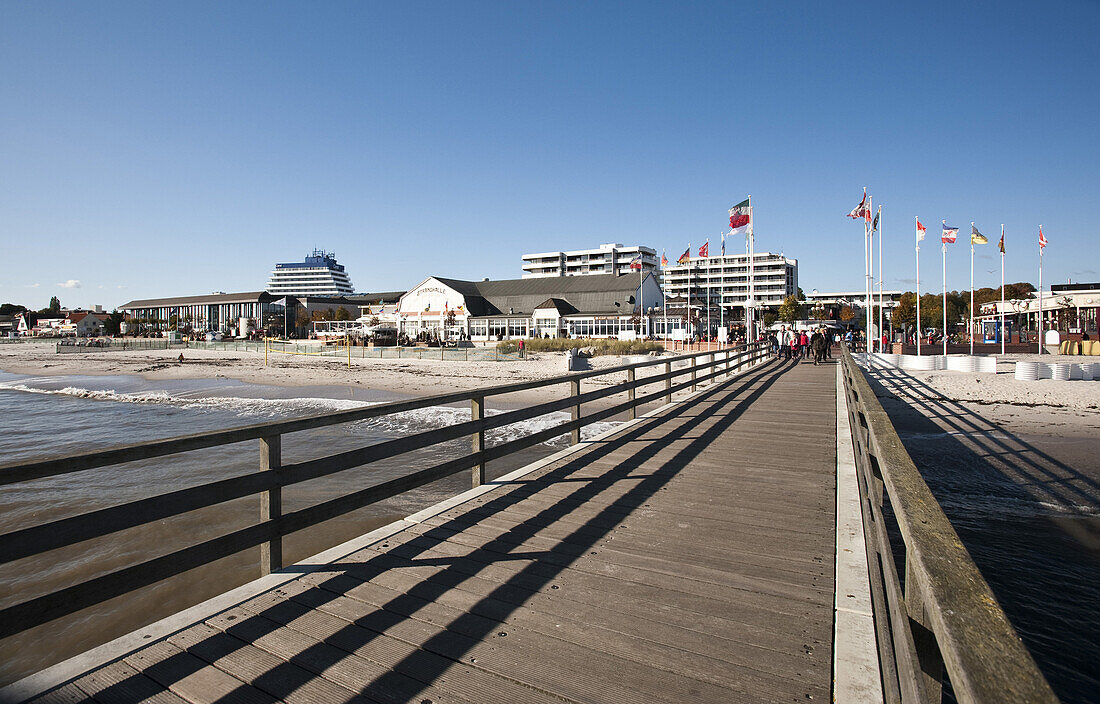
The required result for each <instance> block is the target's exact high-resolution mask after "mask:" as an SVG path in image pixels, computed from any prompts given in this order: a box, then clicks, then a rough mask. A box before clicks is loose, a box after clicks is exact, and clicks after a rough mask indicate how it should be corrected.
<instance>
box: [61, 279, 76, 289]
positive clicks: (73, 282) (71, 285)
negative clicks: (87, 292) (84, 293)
mask: <svg viewBox="0 0 1100 704" xmlns="http://www.w3.org/2000/svg"><path fill="white" fill-rule="evenodd" d="M58 286H60V287H61V288H80V280H79V279H69V280H68V281H66V282H65V283H61V284H58Z"/></svg>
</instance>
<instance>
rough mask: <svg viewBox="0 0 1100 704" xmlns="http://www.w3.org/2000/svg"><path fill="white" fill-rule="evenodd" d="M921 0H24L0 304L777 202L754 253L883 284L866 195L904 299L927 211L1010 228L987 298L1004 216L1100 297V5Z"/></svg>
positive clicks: (542, 246) (384, 276)
mask: <svg viewBox="0 0 1100 704" xmlns="http://www.w3.org/2000/svg"><path fill="white" fill-rule="evenodd" d="M885 5H893V4H892V3H886V4H885ZM898 5H899V6H898V7H886V8H884V7H881V6H880V4H878V3H866V4H850V3H817V2H801V3H776V4H772V3H744V4H741V3H687V2H676V3H644V2H625V3H611V2H596V3H590V2H578V3H548V2H523V3H515V2H502V3H452V2H448V3H442V2H441V3H424V2H400V3H398V2H394V3H386V4H382V3H366V2H352V3H338V2H326V3H297V4H295V3H286V2H234V3H209V4H204V3H199V2H188V3H173V4H170V3H109V2H96V3H68V2H65V3H61V2H34V3H27V2H2V3H0V150H2V151H0V184H2V188H0V240H2V248H3V260H2V261H3V264H2V266H0V301H12V302H19V303H23V304H25V305H28V306H31V307H34V308H38V307H42V306H44V305H45V304H46V303H47V302H48V300H49V298H50V296H53V295H57V296H59V297H60V298H61V301H62V303H63V304H65V305H71V306H78V305H79V306H85V305H91V304H96V303H100V304H103V305H104V306H106V307H108V308H111V307H114V306H116V305H119V304H121V303H123V302H125V301H127V300H130V299H134V298H147V297H160V296H172V295H192V294H201V293H208V292H210V291H214V290H220V291H246V290H258V289H261V288H263V286H264V284H265V282H266V280H267V276H268V273H269V271H270V269H271V268H272V265H273V264H274V263H275V262H281V261H294V260H297V259H300V258H301V257H302V256H303V255H305V254H306V253H308V252H309V251H310V250H312V249H313V248H314V247H321V248H325V249H328V250H334V251H335V252H336V254H337V257H338V259H339V260H340V261H341V263H343V264H345V265H346V266H347V267H348V271H349V273H350V275H351V278H352V281H353V283H354V284H355V286H356V288H357V289H358V290H360V291H381V290H394V289H403V288H406V287H409V286H412V285H414V284H416V283H418V282H419V281H420V280H422V279H423V278H424V277H426V276H428V275H432V274H435V275H441V276H451V277H456V278H471V279H476V278H481V277H492V278H515V277H518V276H519V275H520V273H521V272H520V255H521V254H522V253H525V252H538V251H546V250H556V249H559V248H564V249H577V248H587V247H592V246H596V245H598V244H600V243H603V242H623V243H626V244H636V243H640V244H645V245H649V246H652V247H655V248H657V249H658V250H662V249H666V250H667V251H668V254H669V256H670V258H673V259H674V258H675V257H676V256H678V255H679V254H680V253H681V252H682V251H683V250H684V248H685V247H687V245H688V243H689V242H690V243H691V245H692V247H693V248H696V247H698V246H699V245H700V244H702V242H703V241H704V240H705V239H707V238H708V237H709V238H710V241H711V243H712V251H713V250H714V249H716V244H715V243H716V242H717V241H718V238H719V236H720V234H721V232H722V231H723V225H724V224H725V221H726V219H727V215H726V210H727V209H728V208H729V207H730V206H731V205H733V204H734V203H736V202H738V201H740V200H742V199H743V198H745V197H746V196H747V195H749V194H751V195H752V196H753V205H754V206H755V216H756V234H757V250H758V251H762V250H768V251H776V252H778V251H783V252H784V253H786V254H787V255H788V256H792V257H795V258H797V259H798V260H799V277H800V284H801V285H802V287H803V288H804V289H805V290H807V291H809V290H811V289H814V288H817V289H819V290H822V291H825V290H838V289H849V290H851V289H855V290H862V288H863V273H864V271H863V253H862V246H863V237H862V235H863V232H862V228H861V227H860V225H859V224H858V223H856V222H855V221H852V220H849V219H848V218H846V217H844V215H845V214H846V213H847V212H848V211H849V210H850V209H851V208H852V207H853V206H855V204H856V203H857V202H858V200H859V198H860V195H861V193H862V188H863V187H864V186H867V187H868V189H869V191H870V193H871V194H872V195H873V197H874V199H875V203H876V204H879V203H881V204H882V206H883V210H884V212H883V218H884V231H885V239H884V243H885V250H884V252H885V259H886V261H887V265H886V277H885V278H886V286H887V287H888V288H904V289H911V288H912V286H913V282H912V279H913V277H914V274H913V268H914V261H913V217H914V215H919V216H920V217H921V221H922V222H923V223H924V224H926V225H928V226H929V233H930V235H931V237H930V238H929V240H935V239H937V237H936V235H937V232H938V230H937V229H936V227H937V226H938V225H939V222H940V221H941V220H943V219H946V220H947V221H948V223H949V224H953V225H957V226H959V227H960V228H962V231H963V233H964V234H965V233H966V232H968V229H969V224H970V222H971V221H975V222H976V223H977V225H978V227H979V228H980V229H981V230H982V231H983V232H984V233H986V234H987V235H989V236H990V240H991V243H990V245H988V246H986V247H984V248H980V249H979V254H980V256H979V258H978V259H977V263H976V265H975V271H976V282H977V285H979V286H981V285H993V286H996V285H997V284H998V282H999V275H1000V274H999V261H998V258H997V256H996V255H997V250H996V238H997V237H998V236H999V232H1000V224H1001V223H1004V224H1005V226H1006V229H1007V232H1008V236H1007V238H1006V241H1007V244H1008V250H1009V255H1008V259H1007V279H1008V280H1009V281H1016V280H1030V281H1032V282H1034V281H1035V280H1036V277H1037V259H1038V257H1037V249H1038V248H1037V244H1036V234H1037V233H1036V229H1037V226H1038V225H1039V224H1040V223H1042V224H1043V230H1044V233H1045V234H1046V235H1047V237H1048V239H1049V240H1050V243H1051V244H1050V246H1049V247H1048V248H1047V251H1046V256H1045V260H1044V283H1048V282H1064V281H1066V280H1068V279H1070V278H1072V279H1073V280H1074V281H1098V280H1100V258H1098V256H1097V254H1096V249H1095V247H1094V246H1093V245H1092V244H1090V243H1091V242H1093V240H1094V233H1093V227H1094V223H1096V222H1098V221H1100V198H1098V197H1097V187H1098V185H1100V133H1098V131H1097V125H1098V124H1100V91H1098V90H1097V88H1096V80H1097V78H1096V77H1097V76H1098V75H1100V42H1097V41H1096V36H1097V33H1098V30H1100V5H1098V4H1097V3H1094V2H1051V3H1044V4H1043V5H1042V6H1041V7H1038V6H1035V5H1034V4H1030V3H1014V2H986V3H965V2H962V3H960V2H953V3H913V4H909V5H905V6H900V4H898ZM929 240H926V247H925V248H924V250H923V251H922V257H921V272H922V282H921V287H922V289H925V290H929V289H930V290H933V291H936V290H939V288H940V285H941V284H940V275H939V269H940V256H939V246H938V242H937V241H929ZM742 246H743V245H740V244H731V245H730V247H731V249H739V248H740V247H742ZM75 282H79V284H77V283H75ZM968 285H969V252H968V247H967V246H966V245H965V244H962V238H960V244H956V245H954V246H953V247H952V248H951V249H950V250H949V253H948V286H949V288H952V289H965V288H966V287H967V286H968Z"/></svg>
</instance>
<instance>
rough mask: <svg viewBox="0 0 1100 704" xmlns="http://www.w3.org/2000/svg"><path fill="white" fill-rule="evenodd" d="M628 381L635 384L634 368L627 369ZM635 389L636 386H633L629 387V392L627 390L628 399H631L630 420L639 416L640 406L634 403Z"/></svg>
mask: <svg viewBox="0 0 1100 704" xmlns="http://www.w3.org/2000/svg"><path fill="white" fill-rule="evenodd" d="M626 383H628V384H633V383H634V370H633V369H627V370H626ZM634 391H635V389H634V387H633V386H631V387H630V388H629V389H627V392H626V397H627V398H628V399H630V420H634V419H635V418H637V417H638V407H637V406H635V405H634V398H635V395H634Z"/></svg>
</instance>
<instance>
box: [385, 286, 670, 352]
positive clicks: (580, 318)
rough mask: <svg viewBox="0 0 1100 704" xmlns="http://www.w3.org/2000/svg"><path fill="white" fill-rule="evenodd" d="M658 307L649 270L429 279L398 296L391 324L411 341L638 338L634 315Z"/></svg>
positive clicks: (640, 319) (638, 319) (640, 323)
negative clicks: (583, 274) (493, 277)
mask: <svg viewBox="0 0 1100 704" xmlns="http://www.w3.org/2000/svg"><path fill="white" fill-rule="evenodd" d="M661 305H662V298H661V287H660V285H659V284H658V282H657V279H656V277H655V276H654V275H653V273H652V272H645V273H643V274H641V275H639V274H637V273H632V274H621V275H620V274H602V275H589V276H567V277H547V278H534V279H506V280H498V281H490V280H488V279H485V280H482V281H463V280H460V279H448V278H443V277H438V276H432V277H429V278H427V279H425V280H424V281H422V282H421V283H420V284H418V285H417V286H415V287H413V288H412V289H411V290H410V291H408V292H407V293H406V294H405V295H404V296H402V297H401V299H400V300H399V301H398V304H397V311H396V314H395V316H394V318H395V324H396V325H397V328H398V332H399V333H400V334H401V335H404V336H406V337H408V338H409V339H412V340H417V339H428V340H436V339H442V340H457V339H469V340H475V341H477V340H500V339H504V340H506V339H513V338H516V339H518V338H525V337H571V338H582V337H605V338H620V339H623V338H634V337H640V336H643V335H644V334H645V327H644V316H642V315H640V313H641V311H645V310H646V309H648V308H660V307H661Z"/></svg>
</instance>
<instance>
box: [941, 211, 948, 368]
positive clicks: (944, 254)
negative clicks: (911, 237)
mask: <svg viewBox="0 0 1100 704" xmlns="http://www.w3.org/2000/svg"><path fill="white" fill-rule="evenodd" d="M944 224H946V221H944ZM940 248H941V249H942V250H943V354H944V356H946V355H947V243H946V242H944V243H943V244H941V245H940Z"/></svg>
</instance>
